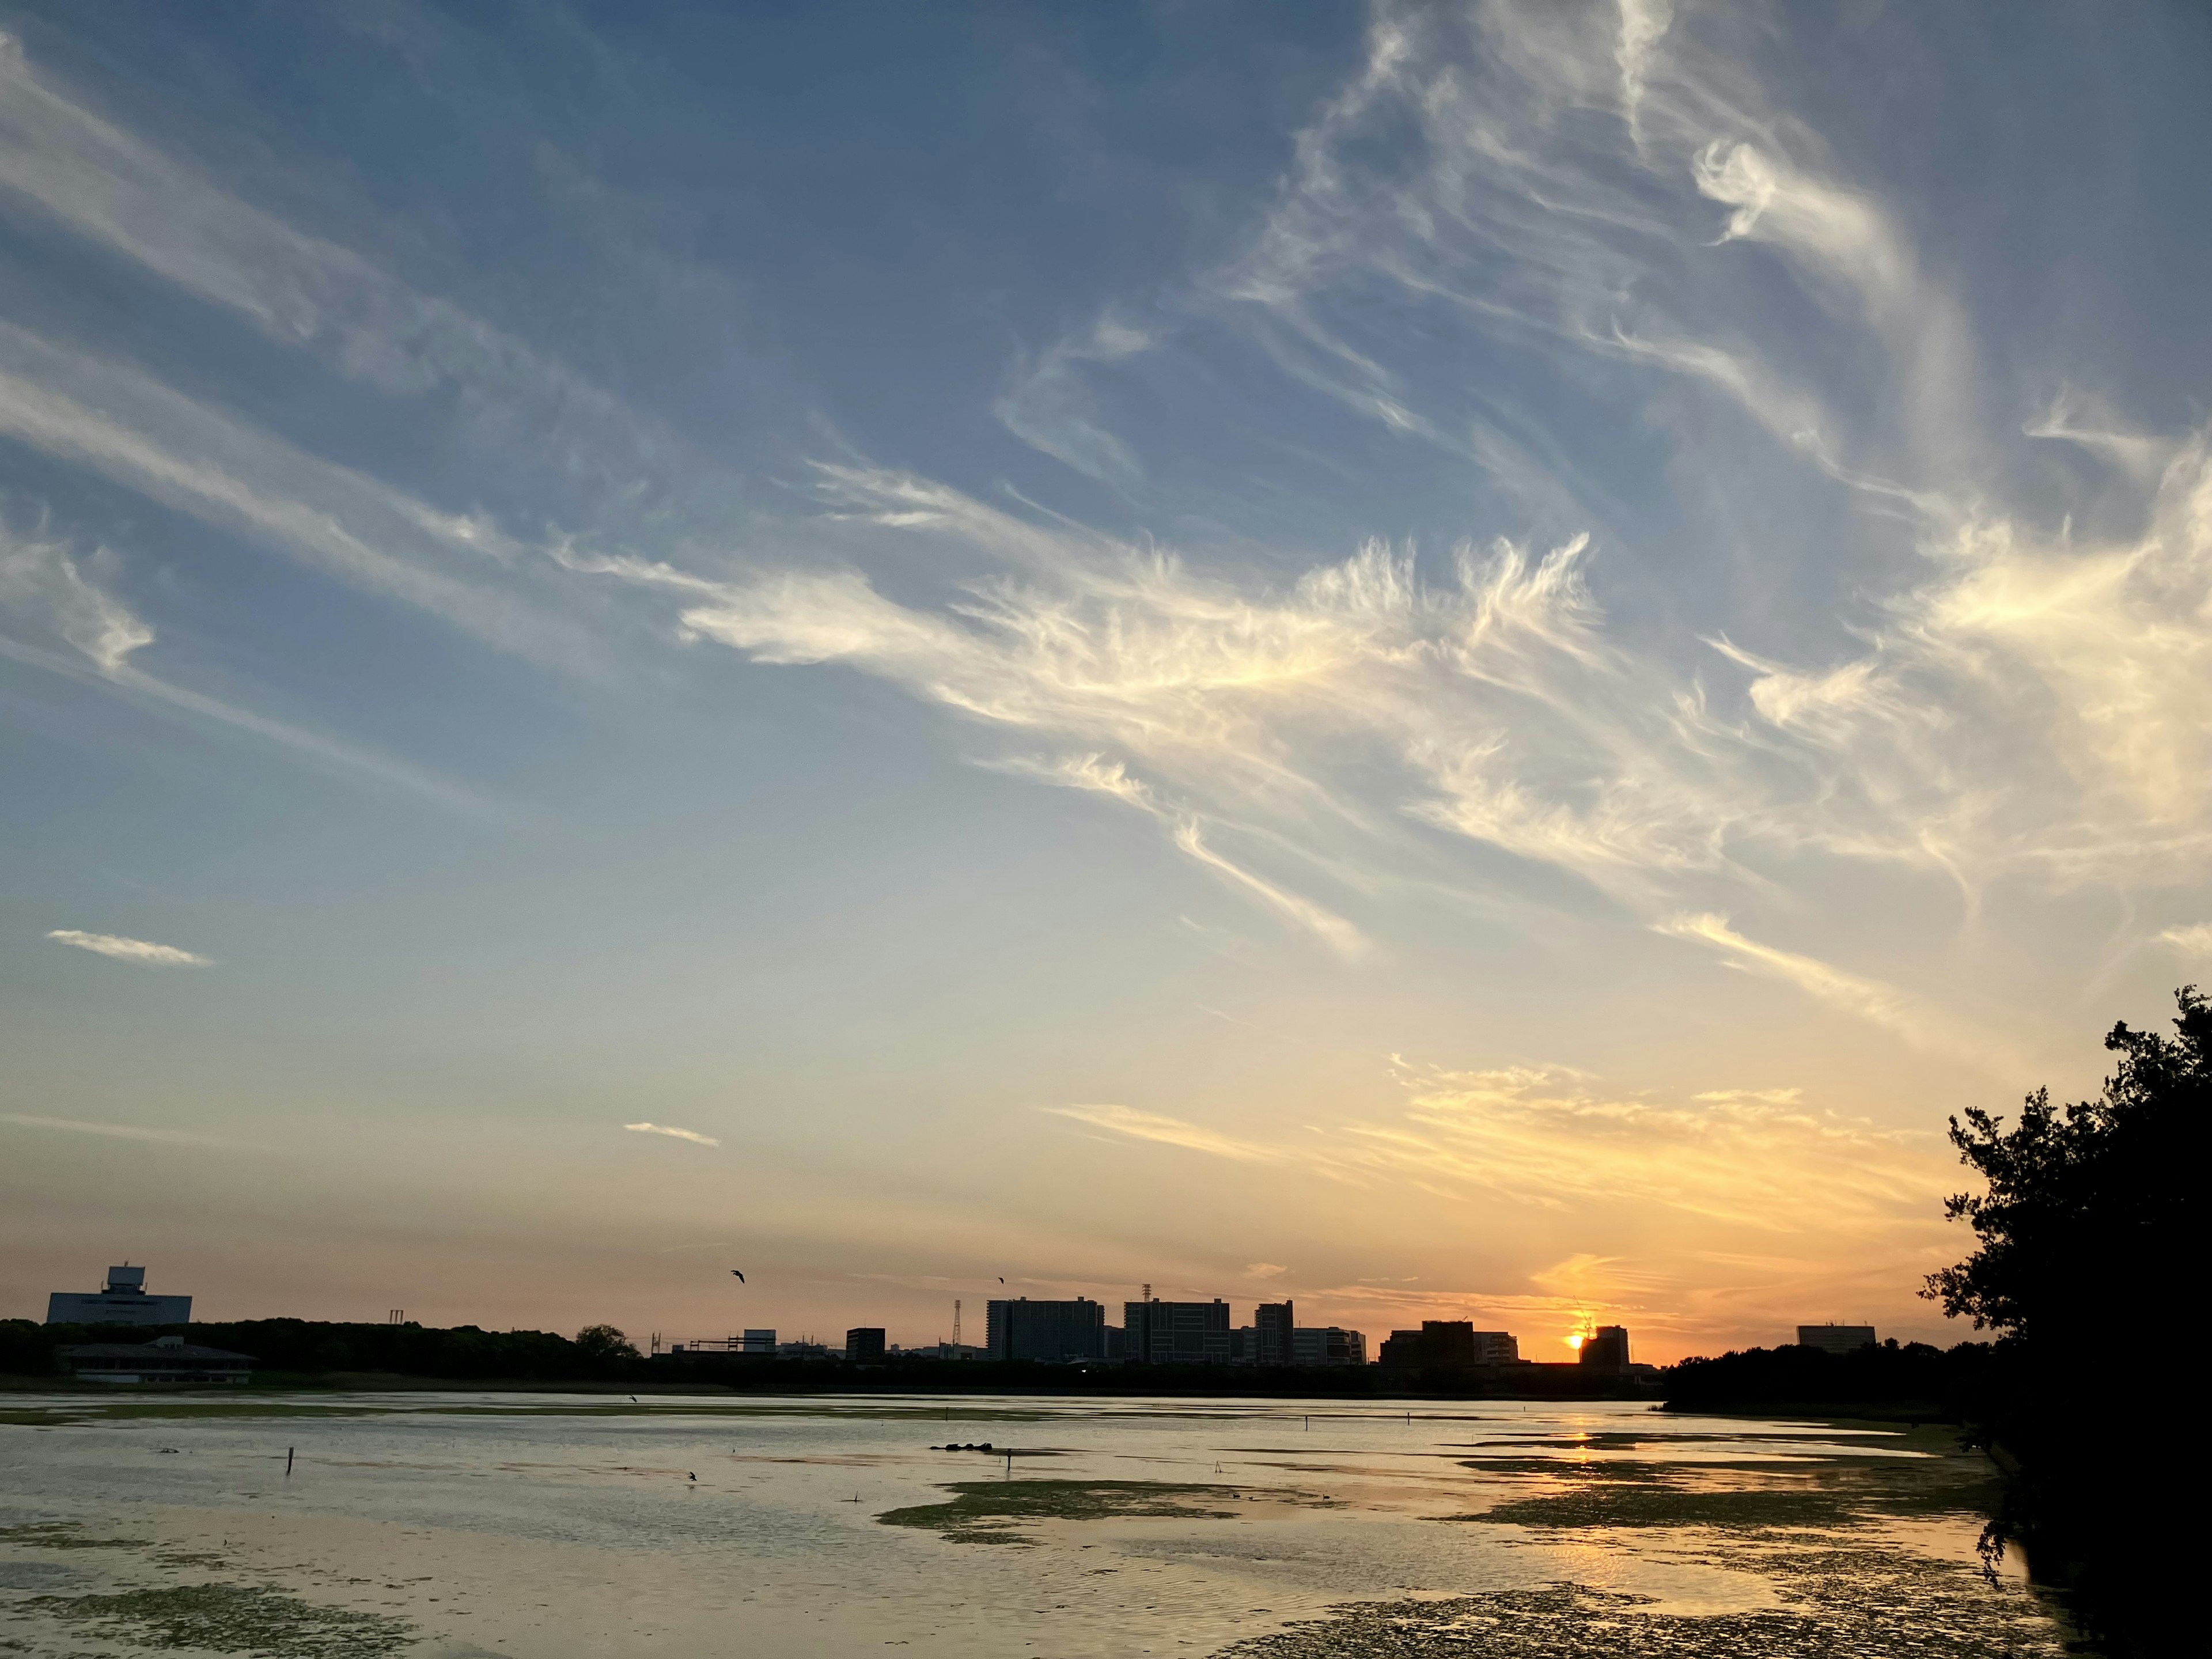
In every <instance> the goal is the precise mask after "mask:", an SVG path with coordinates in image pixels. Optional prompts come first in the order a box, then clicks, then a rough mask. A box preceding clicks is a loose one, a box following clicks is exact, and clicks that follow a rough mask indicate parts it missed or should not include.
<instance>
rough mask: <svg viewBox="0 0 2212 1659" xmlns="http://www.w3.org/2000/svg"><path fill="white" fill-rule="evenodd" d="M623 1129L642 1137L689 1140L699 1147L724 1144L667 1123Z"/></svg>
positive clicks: (643, 1124)
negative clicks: (662, 1136) (652, 1136)
mask: <svg viewBox="0 0 2212 1659" xmlns="http://www.w3.org/2000/svg"><path fill="white" fill-rule="evenodd" d="M623 1128H625V1129H628V1130H630V1131H631V1132H633V1133H636V1134H641V1135H666V1136H668V1137H669V1138H670V1139H673V1140H688V1141H690V1142H691V1143H692V1144H693V1145H694V1146H720V1145H721V1144H722V1143H721V1142H720V1140H718V1139H715V1137H714V1136H713V1135H704V1134H701V1133H699V1132H698V1131H697V1130H696V1129H678V1128H676V1127H673V1126H672V1125H670V1124H666V1123H625V1124H623Z"/></svg>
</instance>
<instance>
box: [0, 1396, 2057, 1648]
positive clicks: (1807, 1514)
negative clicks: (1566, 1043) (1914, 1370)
mask: <svg viewBox="0 0 2212 1659" xmlns="http://www.w3.org/2000/svg"><path fill="white" fill-rule="evenodd" d="M986 1442H987V1443H989V1446H990V1449H989V1450H988V1451H984V1450H981V1449H945V1448H946V1447H947V1446H948V1445H951V1446H953V1447H978V1446H980V1445H981V1443H986ZM288 1455H289V1458H290V1472H289V1474H287V1472H286V1468H287V1458H288ZM1988 1482H1989V1470H1988V1468H1987V1466H1986V1464H1985V1463H1984V1462H1983V1461H1982V1460H1981V1459H1979V1458H1978V1457H1977V1456H1972V1455H1966V1454H1963V1453H1960V1451H1958V1449H1956V1446H1955V1443H1954V1436H1953V1434H1952V1432H1951V1431H1948V1430H1945V1429H1942V1428H1940V1427H1929V1428H1920V1429H1899V1428H1895V1427H1884V1426H1880V1425H1844V1424H1822V1423H1809V1422H1802V1421H1798V1422H1793V1421H1783V1420H1771V1421H1770V1420H1764V1419H1744V1418H1734V1417H1731V1418H1727V1419H1719V1418H1698V1417H1683V1416H1676V1415H1674V1414H1671V1413H1656V1412H1653V1411H1650V1410H1649V1409H1648V1408H1646V1407H1643V1406H1641V1405H1636V1404H1629V1403H1620V1402H1602V1403H1596V1404H1589V1405H1577V1406H1574V1407H1559V1406H1556V1405H1548V1404H1537V1403H1534V1402H1532V1403H1529V1404H1527V1405H1522V1404H1520V1403H1517V1402H1513V1401H1484V1402H1473V1403H1465V1404H1460V1403H1450V1404H1447V1403H1441V1402H1429V1403H1425V1404H1414V1405H1413V1406H1411V1407H1409V1408H1407V1407H1401V1408H1400V1409H1397V1410H1389V1409H1386V1408H1385V1407H1383V1406H1381V1405H1373V1406H1348V1405H1344V1404H1339V1403H1331V1404H1328V1405H1326V1406H1316V1407H1315V1409H1314V1410H1313V1412H1312V1413H1311V1415H1310V1416H1309V1415H1308V1414H1307V1412H1306V1410H1305V1407H1304V1405H1303V1404H1296V1403H1286V1402H1284V1401H1234V1400H1231V1401H1099V1400H1096V1399H1084V1400H1079V1401H1078V1400H1038V1399H1034V1398H1004V1399H992V1398H978V1397H973V1396H963V1397H961V1398H958V1399H951V1400H948V1399H944V1398H939V1397H933V1396H901V1397H872V1398H866V1399H856V1398H854V1397H851V1396H836V1397H819V1396H817V1397H809V1398H787V1399H770V1398H762V1397H759V1396H744V1397H739V1396H732V1395H718V1396H710V1397H701V1398H696V1399H678V1398H671V1397H667V1396H653V1397H650V1398H647V1399H646V1400H644V1401H642V1402H641V1403H635V1404H633V1403H632V1402H631V1401H628V1400H626V1399H621V1398H615V1399H610V1398H609V1397H607V1396H605V1395H536V1394H532V1395H524V1394H513V1395H494V1394H411V1393H410V1394H359V1395H313V1396H301V1395H289V1396H279V1395H263V1396H255V1395H222V1396H216V1395H201V1396H194V1397H191V1398H179V1397H170V1398H151V1397H148V1396H146V1395H131V1396H117V1397H112V1398H102V1397H88V1396H87V1395H82V1394H74V1395H53V1396H39V1395H10V1396H7V1397H6V1398H5V1399H4V1401H0V1653H19V1654H31V1655H53V1656H64V1655H66V1656H81V1659H90V1656H94V1655H108V1654H120V1653H141V1654H143V1653H144V1652H146V1651H148V1650H149V1649H156V1650H163V1651H167V1652H170V1653H182V1654H193V1653H226V1654H237V1653H262V1654H271V1655H283V1656H285V1659H356V1656H358V1659H368V1656H374V1655H386V1654H392V1655H405V1656H420V1659H497V1656H507V1659H569V1656H577V1659H581V1656H601V1655H605V1656H625V1659H627V1656H633V1655H647V1654H653V1655H664V1656H684V1655H691V1654H725V1653H727V1654H738V1653H746V1654H762V1655H771V1656H783V1655H793V1656H812V1655H847V1654H856V1653H863V1652H870V1653H872V1652H877V1651H881V1650H888V1649H902V1650H906V1651H908V1652H910V1653H914V1654H916V1655H939V1654H942V1655H954V1654H957V1655H961V1656H969V1659H996V1656H1041V1659H1056V1656H1070V1659H1075V1656H1093V1655H1096V1656H1121V1655H1145V1654H1159V1655H1165V1654H1193V1655H1216V1654H1218V1655H1225V1656H1239V1659H1308V1656H1321V1655H1334V1654H1346V1655H1353V1654H1356V1655H1401V1654H1403V1655H1414V1654H1421V1655H1426V1654H1443V1653H1451V1654H1462V1655H1470V1656H1482V1655H1492V1654H1494V1655H1501V1656H1522V1655H1528V1656H1535V1655H1545V1656H1572V1655H1579V1654H1582V1653H1584V1652H1587V1653H1589V1654H1593V1655H1595V1654H1601V1653H1602V1654H1606V1655H1610V1656H1619V1655H1622V1654H1635V1655H1644V1654H1650V1655H1654V1656H1657V1655H1662V1654H1663V1655H1706V1654H1711V1655H1744V1656H1761V1659H1778V1656H1792V1655H1798V1654H1804V1655H1820V1656H1843V1655H1855V1656H1856V1655H1869V1656H1870V1655H1904V1656H1920V1655H1927V1656H1935V1655H1970V1656H1983V1655H1987V1656H1990V1659H1995V1656H1998V1655H2008V1656H2023V1659H2024V1656H2032V1655H2043V1654H2050V1655H2053V1656H2056V1655H2057V1654H2059V1653H2061V1652H2063V1640H2062V1638H2061V1635H2060V1632H2059V1631H2058V1629H2057V1626H2055V1625H2054V1624H2053V1623H2052V1621H2051V1619H2050V1617H2049V1616H2048V1614H2047V1613H2046V1611H2045V1609H2044V1608H2043V1607H2042V1606H2041V1605H2039V1602H2038V1601H2036V1600H2035V1598H2034V1597H2033V1596H2032V1595H2030V1594H2029V1593H2028V1592H2027V1589H2025V1588H2024V1586H2023V1584H2022V1583H2021V1581H2020V1579H2019V1577H2018V1576H2017V1575H2016V1574H2014V1573H2000V1574H1999V1576H1998V1577H1996V1579H1995V1580H1994V1581H1992V1580H1991V1579H1990V1578H1989V1577H1986V1576H1985V1575H1984V1573H1983V1572H1982V1571H1981V1569H1980V1566H1979V1564H1978V1561H1977V1559H1976V1558H1975V1555H1974V1550H1973V1543H1974V1539H1975V1535H1976V1534H1977V1532H1978V1528H1979V1526H1980V1518H1981V1514H1982V1513H1983V1510H1981V1507H1980V1506H1981V1505H1983V1504H1985V1503H1986V1502H1987V1500H1988V1498H1989V1491H1988Z"/></svg>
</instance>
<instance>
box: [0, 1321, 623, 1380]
mask: <svg viewBox="0 0 2212 1659" xmlns="http://www.w3.org/2000/svg"><path fill="white" fill-rule="evenodd" d="M165 1335H166V1336H181V1337H183V1338H185V1340H187V1341H190V1342H196V1343H199V1344H201V1345H202V1346H206V1347H210V1348H228V1349H230V1350H231V1351H232V1352H236V1353H250V1354H252V1356H253V1358H254V1369H255V1371H256V1374H257V1375H262V1376H265V1375H266V1374H268V1373H270V1372H276V1373H289V1374H293V1375H316V1374H321V1373H327V1372H332V1371H338V1372H354V1373H381V1374H386V1375H391V1376H423V1377H447V1378H451V1379H453V1380H454V1381H456V1382H493V1381H498V1382H517V1383H611V1382H619V1381H623V1380H625V1379H629V1380H635V1379H638V1378H641V1377H643V1376H647V1375H648V1374H649V1367H648V1364H647V1361H645V1360H643V1359H641V1358H639V1357H638V1353H637V1350H636V1349H635V1348H633V1347H631V1346H630V1345H629V1341H628V1340H626V1339H624V1338H623V1334H622V1333H621V1332H620V1331H617V1330H616V1329H615V1328H613V1327H612V1326H610V1325H595V1326H592V1327H591V1328H588V1329H586V1330H584V1331H580V1332H579V1333H578V1334H577V1339H576V1340H574V1341H573V1342H572V1341H570V1340H568V1338H567V1337H564V1336H556V1335H555V1334H553V1333H552V1332H550V1331H486V1330H479V1329H478V1328H477V1327H476V1326H474V1325H459V1326H455V1327H454V1328H452V1329H450V1330H438V1329H433V1328H427V1327H424V1326H422V1325H414V1324H408V1325H342V1324H326V1323H324V1322H320V1321H318V1320H307V1319H248V1320H240V1321H237V1322H229V1323H223V1322H215V1323H208V1324H199V1323H194V1324H192V1325H189V1326H185V1325H176V1326H163V1327H161V1328H152V1327H137V1326H131V1327H125V1328H118V1327H116V1326H113V1325H34V1324H33V1323H31V1322H29V1321H28V1320H24V1319H11V1320H6V1321H0V1372H6V1373H9V1374H12V1375H15V1376H53V1375H55V1373H56V1372H57V1370H58V1369H59V1367H58V1364H57V1363H56V1361H55V1358H54V1351H55V1349H57V1348H58V1347H65V1346H69V1345H70V1344H72V1343H77V1342H150V1341H152V1340H154V1339H155V1337H157V1336H165Z"/></svg>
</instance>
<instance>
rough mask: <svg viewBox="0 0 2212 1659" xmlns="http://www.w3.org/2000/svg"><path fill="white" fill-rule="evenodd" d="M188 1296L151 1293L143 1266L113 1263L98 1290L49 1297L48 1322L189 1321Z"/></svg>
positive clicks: (108, 1323) (69, 1323) (190, 1301)
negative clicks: (120, 1265)
mask: <svg viewBox="0 0 2212 1659" xmlns="http://www.w3.org/2000/svg"><path fill="white" fill-rule="evenodd" d="M191 1318H192V1299H191V1297H188V1296H149V1295H147V1294H146V1270H145V1269H144V1268H143V1267H110V1268H109V1269H108V1270H107V1283H106V1284H105V1285H101V1286H100V1290H99V1291H97V1292H96V1293H95V1292H91V1291H55V1292H54V1293H53V1294H52V1296H50V1297H47V1298H46V1323H47V1324H49V1325H188V1324H190V1323H191Z"/></svg>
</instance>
